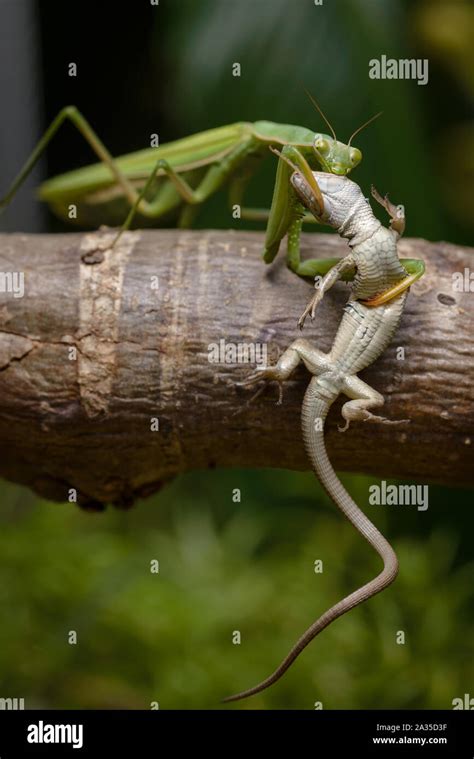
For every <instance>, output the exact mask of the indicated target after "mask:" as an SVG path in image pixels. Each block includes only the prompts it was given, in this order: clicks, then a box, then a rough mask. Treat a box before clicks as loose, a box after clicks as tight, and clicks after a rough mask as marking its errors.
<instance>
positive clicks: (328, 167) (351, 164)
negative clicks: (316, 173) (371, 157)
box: [313, 134, 362, 176]
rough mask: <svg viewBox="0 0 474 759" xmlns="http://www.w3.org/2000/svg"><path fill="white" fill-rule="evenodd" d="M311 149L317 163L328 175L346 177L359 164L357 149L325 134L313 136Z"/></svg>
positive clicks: (359, 154)
mask: <svg viewBox="0 0 474 759" xmlns="http://www.w3.org/2000/svg"><path fill="white" fill-rule="evenodd" d="M313 149H314V152H315V153H316V157H317V159H318V163H319V164H320V166H321V168H322V169H323V170H324V171H327V172H328V174H337V175H338V176H346V174H349V173H350V172H351V171H352V169H355V167H356V166H357V165H358V164H359V163H360V162H361V160H362V153H361V151H360V150H359V149H358V148H354V147H351V145H350V143H349V145H345V144H344V143H343V142H339V140H336V139H335V137H334V138H332V137H328V136H327V135H325V134H315V135H314V142H313Z"/></svg>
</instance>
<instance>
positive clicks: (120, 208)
mask: <svg viewBox="0 0 474 759" xmlns="http://www.w3.org/2000/svg"><path fill="white" fill-rule="evenodd" d="M307 95H308V97H309V98H310V100H311V101H312V103H313V105H314V106H315V108H316V109H317V110H318V111H319V113H320V114H321V116H322V118H323V119H324V121H325V122H326V124H327V126H328V127H329V129H330V131H331V136H329V135H327V134H323V133H321V132H312V131H310V130H308V129H306V128H304V127H300V126H295V125H292V124H277V123H274V122H271V121H256V122H254V123H250V122H236V123H234V124H229V125H227V126H222V127H217V128H215V129H209V130H207V131H204V132H200V133H198V134H195V135H190V136H189V137H184V138H182V139H179V140H175V141H174V142H170V143H167V144H164V145H161V146H157V147H151V148H146V149H144V150H139V151H136V152H134V153H130V154H128V155H124V156H121V157H119V158H113V157H112V155H111V153H110V152H109V151H108V149H107V148H106V147H105V145H104V143H103V142H102V141H101V140H100V138H99V137H98V135H97V134H96V132H95V131H94V130H93V128H92V127H91V125H90V124H89V122H88V121H87V120H86V118H85V117H84V116H83V115H82V114H81V112H80V111H79V110H78V109H77V108H76V107H75V106H66V107H65V108H63V109H62V110H61V111H60V112H59V113H58V115H57V116H56V118H55V119H54V120H53V121H52V122H51V124H50V126H49V127H48V129H47V130H46V132H45V133H44V135H43V137H42V138H41V139H40V140H39V142H38V144H37V145H36V147H35V148H34V150H33V152H32V153H31V155H30V157H29V158H28V159H27V161H26V163H25V164H24V166H23V168H22V169H21V170H20V172H19V173H18V175H17V176H16V178H15V179H14V180H13V182H12V184H11V185H10V188H9V189H8V191H7V192H6V193H5V195H4V196H3V197H2V198H0V211H1V210H3V209H5V208H6V207H7V206H8V205H9V203H10V202H11V201H12V199H13V197H14V195H15V193H16V192H17V191H18V189H19V188H20V186H21V185H22V184H23V182H24V181H25V179H26V178H27V177H28V175H29V174H30V172H31V170H32V169H33V167H34V166H35V164H36V163H37V161H38V160H39V158H40V157H41V155H42V154H43V153H44V151H45V150H46V148H47V146H48V144H49V143H50V141H51V140H52V139H53V138H54V136H55V135H56V133H57V132H58V130H59V129H60V127H61V126H62V124H63V123H64V122H65V121H70V122H71V123H72V125H73V126H74V127H76V129H77V130H78V131H79V133H80V134H81V135H82V136H83V137H84V139H85V140H86V141H87V142H88V143H89V145H90V147H91V148H92V150H93V151H94V152H95V154H96V155H97V157H98V158H99V159H100V163H96V164H93V165H91V166H85V167H83V168H80V169H76V170H73V171H70V172H67V173H65V174H61V175H59V176H56V177H53V178H52V179H49V180H47V181H45V182H43V183H42V184H41V185H40V187H39V188H38V197H39V198H40V199H41V200H43V201H45V202H46V203H47V204H48V205H49V207H50V208H51V210H52V211H53V212H54V213H55V214H56V215H57V216H59V217H60V218H62V219H64V220H66V221H68V222H72V223H75V224H80V225H81V226H92V227H97V226H101V225H103V224H108V225H109V226H113V225H119V226H120V225H121V227H120V232H119V234H118V235H117V238H116V240H117V239H118V237H119V236H120V234H121V233H122V232H123V231H124V230H126V229H128V228H130V226H131V225H132V222H133V221H134V220H135V221H139V222H140V223H141V224H142V225H144V226H154V225H156V226H158V225H159V224H160V222H161V223H163V222H165V223H166V222H167V221H168V220H169V219H170V216H171V215H172V214H173V213H174V214H176V213H178V226H180V227H183V228H186V227H189V226H191V224H192V222H193V220H194V218H195V215H196V213H197V212H198V209H199V206H200V205H202V204H203V203H205V202H206V200H208V199H209V198H210V197H211V196H212V195H213V194H214V193H216V192H217V191H218V190H220V189H221V188H223V186H224V185H225V184H228V187H229V201H230V205H231V206H232V207H233V208H237V209H238V211H239V216H240V218H243V219H250V220H254V221H267V229H266V235H265V243H264V249H263V260H264V261H265V263H267V264H269V263H271V262H272V261H273V260H274V258H275V256H276V255H277V253H278V251H279V248H280V244H281V241H282V239H283V238H284V237H285V235H287V255H286V262H287V266H288V268H289V269H291V270H292V271H293V272H295V273H296V274H298V275H299V276H301V277H311V278H314V277H316V276H324V275H325V274H326V273H327V271H328V270H329V269H330V268H331V267H332V266H333V265H334V263H335V262H334V260H333V259H327V260H326V259H306V260H304V261H302V260H301V256H300V235H301V230H302V225H303V222H309V223H313V224H314V223H318V221H317V219H316V218H315V216H314V215H313V214H312V213H309V212H308V208H307V207H305V205H304V204H303V203H302V202H301V198H299V197H298V195H297V194H296V192H295V190H294V187H293V185H292V183H291V176H292V174H293V172H294V171H295V170H297V171H299V172H300V173H301V174H302V176H304V178H305V180H306V182H307V184H308V186H309V187H310V189H311V191H312V193H313V195H314V198H315V199H316V200H317V201H318V202H319V203H320V204H321V203H322V198H321V196H320V192H319V188H318V186H317V183H316V182H315V180H314V177H313V174H312V170H313V169H315V168H317V169H320V170H322V171H324V172H327V173H329V174H336V175H339V176H346V175H347V174H349V173H350V172H351V171H352V170H353V169H354V168H356V166H358V164H359V163H360V162H361V160H362V153H361V151H360V150H359V149H358V148H356V147H354V146H352V144H351V143H352V139H353V138H354V137H355V135H356V134H358V133H359V132H360V131H361V130H362V129H364V128H365V127H366V126H367V125H368V124H370V123H371V122H372V121H373V120H374V119H376V118H377V117H378V116H380V114H379V113H378V114H376V115H375V116H373V117H372V118H370V119H369V120H368V121H366V122H365V123H364V124H362V126H360V127H359V128H358V129H356V130H355V132H353V134H352V135H351V137H350V139H349V141H348V142H347V144H346V143H343V142H340V141H339V140H338V139H337V137H336V133H335V131H334V129H333V128H332V126H331V124H330V123H329V121H328V119H327V118H326V116H325V115H324V113H323V111H322V110H321V108H320V107H319V105H318V103H317V102H316V100H315V99H314V98H313V97H312V96H311V95H310V93H308V92H307ZM277 148H279V151H278V150H277ZM269 150H272V151H273V152H276V153H277V154H278V155H281V158H283V159H284V160H279V161H278V164H277V171H276V179H275V185H274V191H273V198H272V203H271V207H270V209H269V210H268V209H261V208H249V207H246V206H245V205H243V198H244V192H245V189H246V186H247V184H248V182H249V181H250V179H251V178H252V176H253V174H254V173H255V171H256V169H257V168H258V165H259V163H260V162H261V161H262V160H263V158H264V157H265V156H267V155H268V153H269ZM309 210H311V209H309ZM127 212H128V213H127ZM124 219H125V220H124ZM408 270H409V271H410V263H409V262H408ZM354 274H355V272H348V273H346V275H345V279H353V277H354Z"/></svg>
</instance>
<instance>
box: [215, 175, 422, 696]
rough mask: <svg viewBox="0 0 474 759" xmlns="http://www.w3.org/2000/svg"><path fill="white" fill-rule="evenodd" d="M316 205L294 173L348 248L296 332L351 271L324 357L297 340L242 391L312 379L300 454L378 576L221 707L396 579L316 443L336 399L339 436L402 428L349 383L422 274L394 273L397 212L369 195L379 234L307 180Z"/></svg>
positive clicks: (386, 553) (357, 207) (348, 193)
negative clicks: (361, 424) (339, 401)
mask: <svg viewBox="0 0 474 759" xmlns="http://www.w3.org/2000/svg"><path fill="white" fill-rule="evenodd" d="M313 176H314V178H315V179H316V181H317V183H318V186H319V188H320V190H321V195H322V200H323V204H324V205H323V207H321V197H319V198H318V197H316V196H315V194H314V193H313V191H312V188H311V187H310V185H309V184H308V182H307V181H306V179H305V178H304V176H303V175H302V174H301V173H300V172H299V171H295V173H294V174H293V175H292V178H291V182H292V184H293V186H294V188H295V190H296V191H297V193H298V195H299V197H300V198H301V200H302V202H303V203H304V204H305V206H306V207H308V208H309V209H310V210H311V211H312V212H313V213H314V214H315V216H316V217H317V218H318V219H319V220H320V221H322V222H323V223H325V224H329V225H330V226H332V227H334V228H335V229H337V230H338V232H339V234H340V235H341V236H342V237H346V238H347V239H348V240H349V245H350V247H351V252H350V253H348V254H347V255H346V256H345V257H344V258H342V259H341V260H340V261H339V262H338V263H337V264H336V265H335V266H334V267H333V268H332V269H330V271H329V272H328V273H327V274H326V275H325V276H324V277H323V279H322V281H321V283H320V285H319V287H318V289H317V290H316V293H315V295H314V297H313V298H312V300H311V301H310V303H309V305H308V307H307V308H306V310H305V312H304V313H303V315H302V317H301V319H300V321H299V325H300V327H302V326H303V323H304V320H305V318H306V316H307V315H308V314H309V313H311V318H314V311H315V308H316V306H317V304H318V303H319V301H320V300H321V298H322V297H323V295H324V294H325V293H326V292H327V290H328V289H329V288H330V287H332V286H333V285H334V284H335V282H337V280H338V279H339V278H340V277H341V275H342V274H343V273H344V272H347V271H348V270H349V269H354V268H355V270H356V273H355V278H354V282H353V289H352V293H351V296H350V298H349V301H348V303H347V304H346V306H345V309H344V316H343V318H342V321H341V324H340V326H339V329H338V332H337V334H336V337H335V340H334V344H333V346H332V348H331V350H330V352H329V353H323V352H322V351H320V350H318V349H317V348H315V347H313V345H312V344H311V343H310V342H309V341H308V340H304V339H298V340H295V341H294V342H293V343H292V344H291V346H290V347H289V348H288V349H287V350H286V351H285V352H284V353H283V354H282V356H281V357H280V359H279V361H278V363H277V364H276V365H275V366H273V367H268V368H263V369H259V370H257V371H256V372H254V373H253V374H252V375H251V376H250V377H249V378H247V380H244V382H243V383H242V384H251V383H254V382H255V381H258V380H261V379H264V380H274V381H276V382H278V383H279V387H280V398H279V402H281V383H283V382H284V381H285V380H287V379H288V378H289V377H290V375H291V374H292V372H293V371H294V370H295V369H296V367H297V366H298V364H299V363H300V362H301V361H302V362H303V363H304V364H305V366H306V368H307V369H308V370H309V371H310V372H311V374H312V375H313V377H312V379H311V381H310V384H309V387H308V389H307V390H306V394H305V397H304V401H303V406H302V427H303V438H304V442H305V447H306V451H307V454H308V457H309V459H310V462H311V465H312V467H313V469H314V471H315V473H316V475H317V476H318V478H319V480H320V482H321V484H322V485H323V487H324V488H325V490H326V491H327V492H328V494H329V495H330V497H331V498H332V500H333V501H334V503H335V504H336V505H337V506H338V507H339V508H340V509H341V511H342V512H343V514H344V515H345V516H346V517H347V518H348V519H349V520H350V521H351V522H352V524H353V525H354V526H355V527H356V528H357V530H359V532H360V533H361V534H362V535H363V536H364V537H365V539H366V540H367V541H368V542H369V543H370V544H371V545H372V546H373V548H375V550H376V551H377V552H378V554H379V555H380V557H381V559H382V560H383V564H384V566H383V570H382V571H381V572H380V574H378V575H377V576H376V577H375V578H374V579H373V580H371V581H370V582H368V583H366V584H365V585H363V586H362V587H360V588H358V589H357V590H355V591H354V592H353V593H351V594H350V595H348V596H346V597H345V598H344V599H342V600H341V601H339V602H338V603H337V604H335V605H334V606H332V607H331V608H330V609H328V611H326V612H325V613H324V614H323V615H322V616H321V617H319V619H317V620H316V621H315V622H314V623H313V624H312V625H311V627H309V628H308V629H307V630H306V632H305V633H304V634H303V635H302V636H301V638H300V639H299V640H298V641H297V643H296V644H295V645H294V646H293V648H292V649H291V651H290V652H289V653H288V655H287V656H286V658H285V659H284V660H283V662H282V663H281V664H280V666H279V667H278V668H277V669H276V670H275V672H274V673H273V674H272V675H270V676H269V677H267V678H266V679H265V680H263V681H262V682H261V683H259V684H258V685H256V686H254V687H253V688H250V689H248V690H246V691H243V692H242V693H238V694H236V695H234V696H230V697H229V698H226V699H224V700H225V701H236V700H238V699H241V698H245V697H247V696H251V695H253V694H255V693H259V692H260V691H262V690H264V689H265V688H268V687H269V686H270V685H272V684H273V683H275V682H276V681H277V680H278V679H279V678H280V677H281V676H282V675H283V673H284V672H285V671H286V670H287V669H288V667H290V665H291V664H292V663H293V661H294V660H295V659H296V657H297V656H298V655H299V654H300V653H301V651H303V649H304V648H305V647H306V646H307V645H308V643H310V641H311V640H313V638H314V637H315V636H316V635H318V633H320V632H321V630H323V629H324V628H325V627H327V626H328V625H329V624H330V623H331V622H333V621H334V620H335V619H337V618H338V617H340V616H341V615H342V614H344V613H345V612H347V611H349V610H350V609H352V608H353V607H354V606H357V605H358V604H360V603H361V602H362V601H365V600H366V599H368V598H371V597H372V596H373V595H375V594H376V593H379V592H380V591H381V590H383V589H384V588H386V587H387V586H388V585H389V584H390V583H391V582H392V581H393V580H394V579H395V577H396V575H397V572H398V561H397V557H396V554H395V552H394V550H393V548H392V547H391V545H390V544H389V543H388V541H387V540H386V539H385V538H384V536H383V535H382V534H381V533H380V532H379V530H377V528H376V527H375V526H374V525H373V524H372V522H371V521H370V520H369V519H368V517H367V516H366V515H365V514H364V513H363V512H362V511H361V510H360V509H359V507H358V506H357V504H356V503H355V501H354V500H353V499H352V498H351V496H350V495H349V493H348V492H347V490H346V489H345V488H344V486H343V485H342V483H341V482H340V480H339V479H338V477H337V475H336V473H335V472H334V469H333V467H332V466H331V463H330V461H329V458H328V455H327V452H326V447H325V442H324V423H325V419H326V417H327V414H328V411H329V409H330V407H331V404H332V403H333V402H334V400H335V399H336V398H337V397H338V395H339V394H340V393H344V394H345V395H347V396H348V397H349V398H350V399H351V400H349V401H347V402H346V403H345V404H344V405H343V407H342V416H343V417H344V419H345V420H346V424H345V426H344V427H343V428H339V429H340V430H341V431H344V430H346V429H347V427H348V426H349V423H350V422H351V421H371V422H379V423H383V424H401V423H404V422H407V421H409V420H399V421H395V422H391V421H390V420H388V419H385V418H384V417H382V416H377V415H376V414H373V413H372V409H375V408H377V407H380V406H382V405H383V403H384V398H383V396H382V395H381V394H380V393H379V392H377V391H376V390H374V389H373V388H372V387H370V386H369V385H368V384H366V383H365V382H363V380H361V379H359V377H358V376H357V374H358V372H360V371H361V370H362V369H364V368H365V367H367V366H369V364H371V363H372V362H373V361H375V359H376V358H377V357H378V356H380V354H381V353H382V352H383V351H384V350H385V348H386V347H387V345H388V344H389V343H390V341H391V339H392V336H393V334H394V332H395V330H396V329H397V327H398V324H399V322H400V318H401V316H402V312H403V308H404V305H405V301H406V298H407V294H408V287H409V286H410V284H412V283H413V281H414V280H415V279H417V277H418V276H421V273H422V272H423V269H424V267H423V263H422V262H421V261H420V262H418V264H419V267H418V268H419V273H418V274H413V275H411V276H408V275H407V271H406V270H405V269H404V267H403V266H402V264H401V262H400V260H399V258H398V254H397V239H398V237H399V236H400V235H401V234H402V233H403V229H404V214H403V211H402V210H401V207H400V206H399V207H398V208H397V207H395V206H394V205H392V204H391V203H390V202H389V200H388V198H387V197H385V198H383V199H382V198H381V197H380V196H379V195H378V193H377V191H376V190H375V189H374V188H373V189H372V194H373V196H374V197H375V198H376V200H377V201H378V202H380V203H381V204H382V205H383V206H384V207H385V208H386V210H387V211H388V213H389V214H390V216H391V217H392V221H391V223H390V227H391V228H390V229H386V228H385V227H384V226H382V224H381V223H380V221H378V219H377V218H376V217H375V216H374V213H373V211H372V209H371V207H370V204H369V202H368V200H367V199H366V198H365V197H364V195H363V193H362V191H361V190H360V188H359V186H358V185H357V184H355V183H354V182H352V181H351V180H350V179H348V178H347V177H340V176H336V175H333V174H327V173H323V172H313Z"/></svg>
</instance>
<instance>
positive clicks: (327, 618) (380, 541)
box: [224, 377, 398, 702]
mask: <svg viewBox="0 0 474 759" xmlns="http://www.w3.org/2000/svg"><path fill="white" fill-rule="evenodd" d="M331 403H332V401H328V400H327V399H325V398H322V397H321V395H320V394H319V392H318V380H317V378H316V377H314V378H313V379H312V380H311V382H310V385H309V387H308V389H307V391H306V394H305V397H304V401H303V408H302V427H303V438H304V442H305V446H306V451H307V454H308V456H309V459H310V461H311V464H312V467H313V469H314V471H315V473H316V475H317V476H318V478H319V480H320V482H321V484H322V485H323V487H324V489H325V490H326V492H327V493H328V494H329V496H330V497H331V498H332V500H333V501H334V503H335V504H336V506H338V507H339V508H340V510H341V511H342V513H343V514H344V515H345V516H346V517H347V518H348V519H349V520H350V521H351V522H352V524H353V525H354V527H355V528H356V529H357V530H358V531H359V532H360V534H361V535H363V536H364V538H365V539H366V540H367V541H368V542H369V543H370V545H371V546H372V547H373V548H375V550H376V551H377V553H378V554H379V556H380V558H381V559H382V561H383V564H384V567H383V570H382V571H381V572H380V574H378V575H377V576H376V577H374V579H373V580H371V581H370V582H368V583H366V584H365V585H362V587H360V588H358V589H357V590H355V591H354V592H353V593H351V594H350V595H348V596H346V597H345V598H343V599H342V600H341V601H339V602H338V603H337V604H335V605H334V606H331V608H330V609H328V610H327V611H325V612H324V614H322V616H320V617H319V619H317V620H316V622H313V624H312V625H311V627H308V629H307V630H306V632H305V633H303V635H302V636H301V638H300V639H299V640H298V641H297V642H296V643H295V645H294V646H293V648H292V649H291V650H290V652H289V653H288V654H287V656H286V657H285V659H283V661H282V663H281V664H280V666H279V667H278V668H277V669H276V670H275V671H274V672H273V674H271V675H270V676H269V677H267V678H266V679H265V680H262V682H261V683H259V684H258V685H255V686H254V687H253V688H249V689H248V690H245V691H242V692H241V693H237V694H236V695H235V696H229V697H228V698H225V699H224V702H228V701H239V700H240V699H241V698H247V696H253V695H254V694H255V693H260V692H261V691H263V690H265V689H266V688H268V687H269V686H270V685H273V684H274V683H276V681H277V680H279V679H280V677H281V676H282V675H283V674H284V673H285V672H286V670H287V669H288V668H289V667H290V666H291V665H292V664H293V662H294V661H295V659H296V658H297V656H299V655H300V653H301V652H302V651H303V649H304V648H306V646H307V645H308V643H310V642H311V641H312V640H313V638H315V637H316V635H318V634H319V633H320V632H321V630H324V628H325V627H327V626H328V625H330V624H331V622H334V620H335V619H337V618H338V617H341V616H342V615H343V614H345V613H346V612H347V611H349V610H350V609H353V608H354V606H358V605H359V604H360V603H362V602H363V601H366V600H367V599H368V598H371V597H372V596H375V594H376V593H380V591H381V590H384V588H386V587H387V585H390V583H391V582H393V580H394V579H395V577H396V576H397V574H398V559H397V556H396V554H395V551H394V550H393V548H392V546H391V545H390V543H388V541H387V540H385V538H384V536H383V535H382V533H381V532H379V531H378V530H377V528H376V527H375V525H373V524H372V522H371V521H370V519H368V517H366V515H365V514H364V513H363V512H362V511H361V510H360V509H359V507H358V506H357V504H356V503H355V501H353V500H352V498H351V497H350V495H349V493H348V492H347V490H346V489H345V488H344V487H343V485H342V483H341V482H340V481H339V479H338V477H337V475H336V473H335V471H334V469H333V468H332V466H331V462H330V461H329V458H328V455H327V452H326V446H325V444H324V422H325V419H326V416H327V414H328V411H329V408H330V406H331ZM318 420H320V421H319V424H318Z"/></svg>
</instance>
